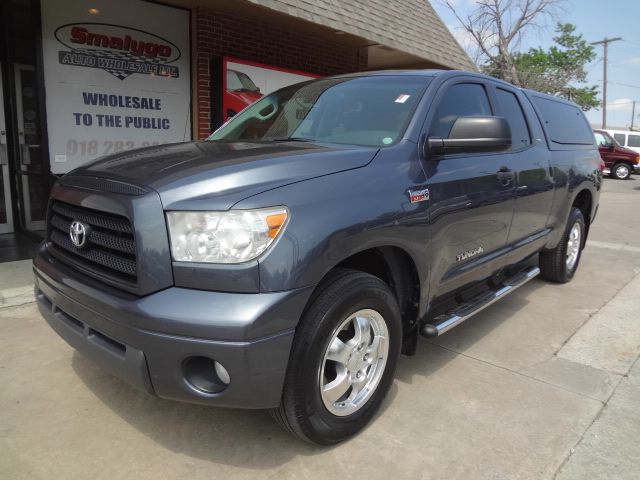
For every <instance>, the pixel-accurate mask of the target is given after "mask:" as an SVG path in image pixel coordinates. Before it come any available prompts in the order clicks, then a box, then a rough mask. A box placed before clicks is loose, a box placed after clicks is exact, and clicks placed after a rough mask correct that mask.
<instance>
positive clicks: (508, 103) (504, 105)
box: [496, 88, 531, 150]
mask: <svg viewBox="0 0 640 480" xmlns="http://www.w3.org/2000/svg"><path fill="white" fill-rule="evenodd" d="M496 96H497V98H498V105H500V112H501V113H502V115H504V117H505V118H506V120H507V122H509V126H510V127H511V138H512V146H511V148H512V150H520V149H521V148H524V147H526V146H528V145H530V144H531V136H530V135H529V128H528V127H527V121H526V120H525V118H524V113H523V112H522V106H521V105H520V102H519V101H518V97H516V96H515V94H513V93H512V92H509V91H507V90H503V89H502V88H497V89H496Z"/></svg>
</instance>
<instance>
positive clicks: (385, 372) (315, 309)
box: [271, 270, 402, 445]
mask: <svg viewBox="0 0 640 480" xmlns="http://www.w3.org/2000/svg"><path fill="white" fill-rule="evenodd" d="M355 314H357V317H356V316H355ZM356 325H360V326H361V328H360V329H357V328H355V327H356ZM340 327H344V328H343V329H341V328H340ZM367 327H368V328H367ZM359 332H360V334H359ZM385 333H386V340H387V342H386V346H385V342H384V337H383V336H384V335H385ZM367 335H369V337H367ZM361 340H362V341H361ZM365 342H366V346H363V344H364V343H365ZM330 345H331V347H332V348H331V349H329V346H330ZM401 345H402V321H401V316H400V309H399V307H398V303H397V301H396V299H395V296H394V295H393V293H392V291H391V290H390V289H389V287H388V286H387V284H385V283H384V282H383V281H381V280H380V279H379V278H377V277H374V276H373V275H369V274H367V273H362V272H358V271H355V270H339V271H337V273H336V275H332V276H331V277H330V278H329V279H328V280H327V281H325V282H323V283H322V284H321V285H320V287H319V288H318V291H317V293H316V294H315V296H314V297H313V298H312V300H311V303H310V305H309V307H308V308H307V310H306V312H305V313H304V315H303V317H302V320H301V321H300V324H299V326H298V328H297V330H296V334H295V337H294V340H293V346H292V348H291V356H290V358H289V366H288V368H287V375H286V379H285V385H284V389H283V395H282V401H281V403H280V406H279V407H278V408H275V409H273V410H272V411H271V415H272V416H273V418H274V419H275V420H276V422H277V423H279V424H280V425H281V426H282V427H283V428H284V429H285V430H287V431H289V432H290V433H293V434H294V435H296V436H298V437H300V438H301V439H303V440H305V441H307V442H310V443H315V444H319V445H333V444H335V443H338V442H341V441H343V440H345V439H347V438H349V437H351V436H352V435H354V434H356V433H357V432H359V431H360V430H361V429H362V428H363V427H364V426H365V425H367V423H368V422H369V421H370V420H371V418H372V417H373V416H374V414H375V413H376V411H377V410H378V408H379V407H380V404H381V403H382V400H383V399H384V397H385V395H386V393H387V391H388V390H389V387H390V386H391V383H392V382H393V374H394V371H395V368H396V364H397V361H398V356H399V354H400V348H401ZM342 346H344V348H341V347H342ZM374 347H375V348H374ZM385 349H386V354H384V351H385ZM376 353H377V355H376ZM385 355H386V356H385ZM383 356H384V361H383V359H382V358H383ZM327 357H331V358H327ZM334 357H335V358H340V361H337V360H334ZM355 372H358V373H355ZM358 379H360V380H358ZM345 385H346V386H345ZM321 389H324V393H321ZM343 389H344V392H343V393H342V394H340V392H342V391H343ZM358 391H359V393H356V392H358ZM352 397H353V398H352Z"/></svg>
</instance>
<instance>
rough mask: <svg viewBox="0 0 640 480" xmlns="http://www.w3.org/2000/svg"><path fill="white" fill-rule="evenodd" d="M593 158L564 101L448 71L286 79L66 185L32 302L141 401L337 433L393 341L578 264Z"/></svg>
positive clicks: (564, 278)
mask: <svg viewBox="0 0 640 480" xmlns="http://www.w3.org/2000/svg"><path fill="white" fill-rule="evenodd" d="M601 184H602V169H601V160H600V157H599V154H598V150H597V148H596V144H595V141H594V136H593V133H592V131H591V128H590V127H589V124H588V123H587V121H586V119H585V117H584V115H583V113H582V111H581V110H580V108H578V107H577V106H576V105H575V104H573V103H570V102H568V101H565V100H562V99H560V98H556V97H551V96H548V95H544V94H541V93H536V92H533V91H527V90H521V89H518V88H515V87H514V86H512V85H510V84H508V83H505V82H502V81H499V80H496V79H494V78H491V77H487V76H483V75H479V74H474V73H467V72H460V71H435V70H426V71H402V72H375V73H371V72H369V73H361V74H352V75H344V76H336V77H330V78H323V79H319V80H313V81H309V82H305V83H300V84H297V85H293V86H289V87H286V88H283V89H281V90H279V91H277V92H275V93H272V94H270V95H268V96H265V97H263V98H262V99H260V100H259V101H257V102H256V103H254V104H253V105H251V106H249V107H247V108H246V109H244V110H243V111H242V112H240V113H238V114H237V115H236V116H235V117H234V118H233V119H231V120H230V121H229V122H227V123H226V124H224V125H223V126H222V127H221V128H219V129H218V130H217V131H216V132H214V133H213V134H212V135H211V137H210V138H208V139H207V140H206V141H195V142H188V143H180V144H171V145H161V146H154V147H149V148H144V149H139V150H133V151H127V152H122V153H117V154H115V155H111V156H107V157H104V158H102V159H98V160H96V161H95V162H93V163H91V164H88V165H86V166H84V167H81V168H78V169H76V170H75V171H72V172H70V173H69V174H67V175H65V176H63V177H61V178H60V179H59V180H58V182H57V183H56V185H54V187H53V189H52V192H51V198H50V202H49V206H48V215H47V233H46V239H45V241H44V242H43V243H42V245H41V246H40V248H39V251H38V252H37V255H36V257H35V259H34V272H35V294H36V298H37V302H38V305H39V309H40V312H41V314H42V316H43V317H44V318H45V319H46V321H47V322H48V323H49V324H50V325H51V327H52V328H53V329H54V330H55V331H56V332H57V333H58V334H59V335H60V336H62V337H63V338H64V339H65V340H66V341H67V342H68V343H69V344H71V345H72V346H73V347H74V348H76V349H77V350H78V351H80V352H82V353H83V354H84V355H86V356H87V357H89V358H91V359H93V360H94V361H95V362H97V363H98V364H100V365H102V366H104V367H105V368H106V369H108V370H110V371H111V372H113V373H114V374H115V375H116V376H118V377H119V378H121V379H123V380H125V381H126V382H129V383H130V384H132V385H134V386H136V387H138V388H140V389H141V390H143V391H145V392H148V393H150V394H155V395H158V396H160V397H163V398H167V399H174V400H180V401H187V402H194V403H200V404H205V405H213V406H224V407H235V408H254V409H269V410H270V411H271V412H272V414H273V416H274V418H275V419H276V420H277V422H279V423H280V424H281V425H282V426H283V427H284V428H285V429H287V430H288V431H290V432H292V433H293V434H295V435H297V436H298V437H300V438H302V439H303V440H306V441H309V442H313V443H317V444H324V445H328V444H334V443H337V442H340V441H342V440H344V439H346V438H348V437H350V436H352V435H354V434H355V433H356V432H358V431H359V430H360V429H362V428H363V427H364V426H365V425H366V424H367V422H369V421H370V420H371V419H372V417H373V416H374V414H375V412H376V411H377V410H378V408H379V407H380V404H381V402H382V401H383V398H384V396H385V394H386V392H387V391H388V389H389V387H390V385H391V383H392V381H393V375H394V370H395V368H396V363H397V360H398V358H399V355H400V354H401V353H404V354H407V355H410V354H412V353H414V352H415V350H416V348H417V347H418V337H419V336H420V335H422V336H424V337H435V336H438V335H442V334H444V333H445V332H447V331H448V330H450V329H452V328H454V327H455V326H457V325H460V324H461V323H462V322H464V321H465V320H468V319H469V318H471V317H472V316H473V315H474V314H475V313H477V312H479V311H481V310H482V309H484V308H486V307H487V306H489V305H491V304H492V303H493V302H495V301H497V300H499V299H502V298H504V297H505V296H507V295H508V294H509V293H511V292H513V291H515V290H516V289H517V288H518V287H520V286H521V285H523V284H525V283H526V282H528V281H530V280H531V279H533V278H534V277H536V276H537V275H540V276H541V277H542V278H544V279H547V280H550V281H552V282H560V283H562V282H568V281H569V280H571V278H572V277H573V276H574V274H575V272H576V269H577V268H578V264H579V262H580V255H581V252H582V250H583V247H584V245H585V241H586V239H587V235H588V233H589V228H590V226H591V224H592V223H593V221H594V219H595V216H596V212H597V209H598V199H599V193H600V188H601Z"/></svg>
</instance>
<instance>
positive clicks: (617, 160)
mask: <svg viewBox="0 0 640 480" xmlns="http://www.w3.org/2000/svg"><path fill="white" fill-rule="evenodd" d="M593 133H594V135H595V136H596V143H597V144H598V150H600V157H602V160H603V161H604V165H605V167H606V168H608V169H609V175H611V177H612V178H617V179H618V180H626V179H627V178H629V177H630V176H631V174H632V173H634V172H635V173H640V155H638V153H636V152H634V151H633V150H631V149H629V148H625V147H623V146H621V145H620V144H619V143H618V142H617V141H616V140H615V139H614V138H613V137H612V136H611V135H609V134H608V133H607V132H605V131H604V130H594V131H593Z"/></svg>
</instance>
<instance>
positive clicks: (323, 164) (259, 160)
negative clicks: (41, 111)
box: [69, 141, 378, 210]
mask: <svg viewBox="0 0 640 480" xmlns="http://www.w3.org/2000/svg"><path fill="white" fill-rule="evenodd" d="M377 152H378V149H377V148H374V147H352V146H344V147H342V146H341V147H336V146H330V147H329V146H326V145H325V146H323V145H318V144H314V143H302V142H267V143H263V142H256V143H245V142H231V143H229V142H209V141H204V142H188V143H178V144H171V145H160V146H154V147H148V148H143V149H138V150H132V151H130V152H123V153H119V154H115V155H111V156H108V157H104V158H102V159H99V160H97V161H95V162H93V163H91V164H89V165H86V166H84V167H80V168H78V169H76V170H74V171H73V172H71V173H70V174H69V175H83V176H93V177H103V178H104V177H107V178H112V179H114V180H120V181H124V182H128V183H132V184H134V185H139V186H144V187H150V188H152V189H154V190H156V191H157V192H158V193H159V194H160V198H161V200H162V204H163V206H164V208H165V209H168V210H172V209H173V210H180V209H194V210H199V209H211V210H227V209H229V208H231V207H232V206H233V205H234V204H235V203H237V202H239V201H240V200H243V199H245V198H247V197H250V196H252V195H256V194H258V193H261V192H264V191H266V190H271V189H273V188H277V187H280V186H283V185H287V184H290V183H294V182H300V181H302V180H308V179H310V178H314V177H319V176H323V175H329V174H331V173H336V172H340V171H343V170H351V169H353V168H359V167H363V166H365V165H367V164H368V163H369V162H370V161H371V160H372V159H373V157H374V156H375V155H376V153H377ZM283 203H284V202H283Z"/></svg>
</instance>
